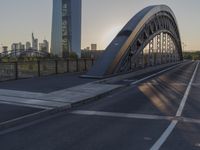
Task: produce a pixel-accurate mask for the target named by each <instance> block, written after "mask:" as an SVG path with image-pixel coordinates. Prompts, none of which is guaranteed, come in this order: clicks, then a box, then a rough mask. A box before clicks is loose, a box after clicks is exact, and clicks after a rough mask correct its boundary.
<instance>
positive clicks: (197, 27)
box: [0, 0, 200, 50]
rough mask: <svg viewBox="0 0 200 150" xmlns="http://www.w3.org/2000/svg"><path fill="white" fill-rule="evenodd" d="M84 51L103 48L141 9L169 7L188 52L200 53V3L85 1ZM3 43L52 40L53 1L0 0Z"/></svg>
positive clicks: (191, 0)
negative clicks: (33, 35) (36, 39)
mask: <svg viewBox="0 0 200 150" xmlns="http://www.w3.org/2000/svg"><path fill="white" fill-rule="evenodd" d="M82 3H83V12H82V48H84V47H86V46H89V45H90V44H91V43H97V44H98V48H99V49H104V48H105V47H106V46H107V45H108V44H109V42H110V41H111V40H112V39H113V38H114V36H115V35H116V34H117V32H118V31H119V30H120V29H121V28H122V27H123V26H124V25H125V24H126V23H127V21H128V20H129V19H130V18H131V17H132V16H133V15H135V14H136V13H137V12H138V11H139V10H141V9H143V8H144V7H146V6H148V5H153V4H167V5H168V6H170V7H171V8H172V10H173V11H174V13H175V15H176V17H177V20H178V24H179V28H180V33H181V37H182V41H183V42H184V43H185V44H186V45H187V46H186V48H185V49H188V50H200V19H199V18H200V9H199V7H200V0H82ZM0 19H1V21H0V44H3V45H8V46H10V44H11V43H13V42H23V43H25V42H26V41H31V32H34V33H35V36H36V37H38V38H39V41H42V40H43V39H44V38H46V39H47V40H48V41H50V39H51V19H52V0H0Z"/></svg>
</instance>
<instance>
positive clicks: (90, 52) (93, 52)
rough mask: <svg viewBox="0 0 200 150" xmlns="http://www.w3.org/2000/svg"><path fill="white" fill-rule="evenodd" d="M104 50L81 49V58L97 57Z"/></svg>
mask: <svg viewBox="0 0 200 150" xmlns="http://www.w3.org/2000/svg"><path fill="white" fill-rule="evenodd" d="M103 52H104V50H86V49H84V50H82V51H81V58H92V59H98V58H99V57H100V56H101V55H102V53H103Z"/></svg>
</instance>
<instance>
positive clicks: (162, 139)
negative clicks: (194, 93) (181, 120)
mask: <svg viewBox="0 0 200 150" xmlns="http://www.w3.org/2000/svg"><path fill="white" fill-rule="evenodd" d="M198 66H199V62H198V63H197V65H196V68H195V71H194V72H193V75H192V78H191V80H190V82H189V84H188V86H187V89H186V91H185V94H184V96H183V98H182V100H181V104H180V106H179V108H178V111H177V113H176V116H177V117H179V116H181V114H182V112H183V108H184V106H185V103H186V101H187V98H188V95H189V92H190V89H191V86H192V82H193V80H194V77H195V75H196V72H197V69H198ZM177 123H178V121H176V120H174V121H172V122H171V124H170V125H169V126H168V128H167V129H166V130H165V131H164V133H163V134H162V135H161V137H160V138H159V139H158V140H157V141H156V143H155V144H154V145H153V146H152V147H151V149H150V150H159V149H160V147H161V146H162V145H163V143H164V142H165V141H166V140H167V138H168V137H169V135H170V134H171V132H172V131H173V129H174V128H175V126H176V124H177Z"/></svg>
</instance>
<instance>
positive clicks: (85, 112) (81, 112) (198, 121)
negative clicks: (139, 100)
mask: <svg viewBox="0 0 200 150" xmlns="http://www.w3.org/2000/svg"><path fill="white" fill-rule="evenodd" d="M70 113H71V114H75V115H87V116H103V117H117V118H129V119H148V120H168V121H169V120H170V121H171V120H172V121H177V122H186V123H195V124H200V119H193V118H187V117H177V116H175V117H174V116H159V115H147V114H132V113H116V112H102V111H90V110H74V111H72V112H70Z"/></svg>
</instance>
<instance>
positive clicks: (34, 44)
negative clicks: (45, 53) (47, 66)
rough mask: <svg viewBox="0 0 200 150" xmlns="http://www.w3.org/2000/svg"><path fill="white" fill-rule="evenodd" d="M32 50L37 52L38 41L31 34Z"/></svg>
mask: <svg viewBox="0 0 200 150" xmlns="http://www.w3.org/2000/svg"><path fill="white" fill-rule="evenodd" d="M32 49H34V50H38V39H36V38H35V37H34V34H33V33H32Z"/></svg>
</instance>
